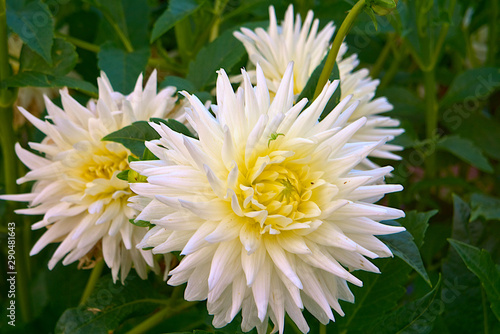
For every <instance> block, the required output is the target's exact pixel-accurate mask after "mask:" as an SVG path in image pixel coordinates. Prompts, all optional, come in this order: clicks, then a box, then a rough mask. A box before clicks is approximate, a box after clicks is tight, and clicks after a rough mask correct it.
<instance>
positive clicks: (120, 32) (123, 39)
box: [102, 10, 134, 52]
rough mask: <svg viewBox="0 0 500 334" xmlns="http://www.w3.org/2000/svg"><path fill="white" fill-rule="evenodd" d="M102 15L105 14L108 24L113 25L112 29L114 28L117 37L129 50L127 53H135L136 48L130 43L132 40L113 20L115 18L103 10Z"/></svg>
mask: <svg viewBox="0 0 500 334" xmlns="http://www.w3.org/2000/svg"><path fill="white" fill-rule="evenodd" d="M102 13H103V15H104V17H105V18H106V20H107V21H108V23H109V24H110V25H111V27H113V30H114V31H115V32H116V35H117V36H118V38H119V39H120V41H121V42H122V43H123V46H124V47H125V50H127V52H133V51H134V48H133V47H132V43H130V40H129V39H128V37H127V36H126V35H125V33H124V32H123V30H122V29H121V28H120V26H119V25H118V24H117V23H116V22H115V21H114V20H113V18H112V17H111V15H109V13H108V12H106V11H105V10H103V11H102Z"/></svg>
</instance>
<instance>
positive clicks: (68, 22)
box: [0, 0, 500, 334]
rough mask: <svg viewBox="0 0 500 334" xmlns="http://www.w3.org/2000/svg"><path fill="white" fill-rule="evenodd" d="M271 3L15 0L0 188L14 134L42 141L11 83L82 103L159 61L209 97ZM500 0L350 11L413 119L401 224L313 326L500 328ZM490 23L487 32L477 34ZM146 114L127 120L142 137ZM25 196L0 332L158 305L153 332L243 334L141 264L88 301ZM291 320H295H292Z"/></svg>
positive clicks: (331, 15) (357, 39)
mask: <svg viewBox="0 0 500 334" xmlns="http://www.w3.org/2000/svg"><path fill="white" fill-rule="evenodd" d="M1 3H5V0H1V2H0V4H1ZM270 4H273V5H274V6H275V7H276V11H277V16H278V18H282V17H283V15H284V11H285V10H286V7H287V5H288V2H284V1H264V0H250V1H242V0H225V1H224V0H214V1H212V0H210V1H209V0H171V1H161V0H78V1H68V0H47V1H41V0H7V1H6V21H7V24H8V34H9V35H10V34H17V35H18V36H19V37H20V38H21V39H22V41H23V43H24V45H23V48H22V51H21V54H20V56H19V58H17V57H16V56H11V57H10V60H11V61H12V62H14V63H17V64H18V65H19V69H18V71H16V72H15V73H14V72H12V73H10V74H9V75H7V76H3V77H2V76H0V79H1V82H0V102H1V103H0V107H1V110H0V111H1V113H2V116H1V117H2V119H1V120H0V130H1V134H0V137H1V139H2V163H3V173H2V175H3V178H2V180H1V184H0V192H2V193H13V192H20V191H28V190H29V189H26V187H24V186H23V187H22V189H18V187H17V186H16V185H15V183H14V182H15V179H16V178H17V177H19V176H20V175H23V174H24V173H25V170H24V167H23V166H22V165H21V163H20V162H18V161H17V160H16V159H12V158H11V157H12V156H13V152H12V147H13V143H14V142H15V141H19V142H20V143H21V144H22V145H23V146H26V145H25V144H26V142H27V141H28V140H39V139H40V138H41V134H40V133H37V132H36V131H35V130H34V129H33V127H31V126H30V125H26V124H25V125H23V126H21V127H18V128H16V129H13V128H12V126H11V122H12V110H13V109H12V102H13V99H14V98H15V95H16V89H18V88H20V87H63V86H66V87H68V88H69V89H70V90H71V91H72V94H73V95H74V96H75V97H76V98H77V99H78V100H79V101H81V102H82V103H85V102H86V101H87V100H88V99H89V98H91V97H96V96H97V88H96V78H97V77H98V75H99V72H100V71H104V72H105V73H106V74H107V76H108V77H109V79H110V80H111V83H112V85H113V87H114V88H115V89H116V90H118V91H120V92H122V93H124V94H127V93H129V92H130V91H131V90H132V88H133V86H134V84H135V81H136V78H137V76H138V75H139V74H140V73H147V74H149V73H150V72H151V71H152V69H154V68H156V69H158V71H159V76H160V79H161V84H160V86H161V87H165V86H167V85H175V86H177V87H178V88H179V90H182V89H185V90H188V91H189V92H192V93H196V94H197V95H201V96H202V97H203V98H210V97H211V95H210V92H211V90H212V89H213V88H214V86H215V78H216V73H215V71H216V70H218V69H219V68H221V67H222V68H225V70H226V71H227V72H228V73H232V74H236V73H238V71H239V68H240V67H242V66H245V65H246V63H247V56H246V53H245V49H244V48H243V46H242V44H241V43H240V42H239V41H237V40H236V39H235V38H234V37H233V36H232V32H233V31H234V30H236V29H238V28H239V27H241V26H246V27H251V28H254V27H257V26H266V25H267V23H268V22H267V20H268V12H267V10H268V6H269V5H270ZM353 4H354V3H353V2H350V1H342V0H337V1H335V0H330V1H327V0H322V1H320V0H316V1H314V0H302V1H295V2H294V5H295V10H296V11H297V12H299V13H300V14H301V15H302V16H303V17H304V16H305V14H306V12H307V10H308V9H312V10H314V12H315V16H316V17H317V18H319V19H321V23H322V24H323V25H324V24H325V23H326V22H328V21H329V20H334V21H335V22H336V25H337V27H339V26H340V24H341V22H342V21H343V19H344V18H345V16H346V12H347V11H348V10H349V9H350V8H351V7H352V5H353ZM499 6H500V5H499V2H498V1H496V0H494V1H489V0H480V1H472V0H434V1H432V0H419V1H417V0H408V1H403V0H401V1H399V3H398V7H397V10H396V11H395V12H394V13H392V14H391V15H388V16H385V17H377V18H376V22H377V24H376V25H377V29H375V25H374V23H373V22H372V20H371V18H370V17H369V16H368V15H366V14H362V15H360V16H359V17H358V19H357V20H356V23H355V25H354V27H353V28H352V30H351V32H350V34H349V35H348V37H347V39H346V42H347V44H348V45H349V53H353V52H356V53H358V55H359V58H360V60H361V65H360V66H361V67H366V68H369V69H370V70H371V75H372V77H373V78H380V80H381V83H380V85H379V89H378V91H377V95H378V96H386V97H387V98H388V99H389V101H390V102H391V103H392V104H393V105H394V110H393V111H391V113H390V115H391V117H394V118H398V119H399V120H401V122H402V126H403V127H404V128H405V130H406V132H405V133H404V134H403V135H401V136H399V137H398V138H397V139H396V140H395V141H394V143H395V144H398V145H402V146H404V148H405V150H404V151H403V152H402V153H401V155H402V157H403V160H402V161H398V162H393V161H379V163H380V164H391V165H393V166H394V167H395V170H394V172H393V176H392V179H390V180H389V182H390V183H400V184H402V185H403V186H404V187H405V190H404V191H402V192H400V193H396V194H390V195H388V196H387V197H386V198H385V199H384V200H383V201H384V203H385V204H387V205H390V206H393V207H397V208H401V209H403V210H405V211H406V213H407V216H406V218H404V219H400V220H398V221H397V222H387V223H388V224H401V225H403V226H405V227H406V229H407V232H403V233H400V234H396V235H391V236H386V237H384V238H381V239H382V240H383V241H384V242H385V243H386V244H387V245H388V246H389V247H390V248H391V249H392V251H393V253H394V255H395V258H394V259H377V260H374V263H375V265H377V266H378V267H379V268H380V270H381V272H382V274H379V275H377V274H373V273H366V272H355V273H354V275H356V276H357V277H359V278H360V279H362V280H363V282H364V287H363V288H357V287H352V290H353V292H354V294H355V296H356V302H355V303H354V304H349V303H342V307H343V309H344V311H345V313H346V315H345V317H340V316H337V319H336V322H335V323H330V324H329V325H328V326H326V327H321V326H320V325H319V323H318V322H317V320H316V319H314V318H313V317H312V316H309V315H307V318H308V322H309V325H310V327H311V333H342V334H344V333H499V332H500V324H499V320H500V266H499V265H498V263H499V261H500V242H499V236H500V222H499V220H500V194H499V191H498V189H500V177H499V175H500V173H499V170H500V165H499V163H498V162H499V160H500V91H499V87H500V57H499V52H498V49H499V47H498V45H499V44H500V37H499V36H500V32H499V27H498V25H497V23H498V22H499V21H500V16H499ZM0 9H1V6H0ZM485 27H487V29H488V36H487V38H485V39H484V41H479V40H480V37H479V35H480V33H481V31H482V30H484V29H485ZM479 42H482V43H483V44H484V46H485V47H487V51H486V54H485V59H481V57H478V55H477V54H476V53H475V52H474V45H475V43H479ZM4 60H5V59H4ZM2 73H4V74H5V71H4V72H2ZM69 73H73V74H74V73H76V74H78V75H77V76H75V75H73V74H71V75H70V74H69ZM146 76H147V75H146ZM315 80H317V76H313V77H312V78H311V85H312V87H314V85H315ZM56 100H57V99H56ZM56 102H57V101H56ZM169 126H174V127H175V126H178V124H174V123H171V124H170V125H169ZM140 127H141V125H140V124H138V125H135V126H131V127H130V129H127V130H126V131H131V132H132V133H133V135H135V136H136V138H138V134H137V133H135V132H134V131H135V130H134V129H139V128H140ZM185 130H187V129H181V128H178V129H177V130H176V131H185ZM137 131H139V130H137ZM141 131H142V130H141ZM118 135H119V134H117V133H115V134H114V136H115V139H116V138H118V137H119V136H118ZM142 135H143V140H144V139H150V138H149V136H150V135H151V134H150V133H147V132H144V133H143V134H142ZM153 136H154V134H153ZM134 149H137V150H139V151H141V146H139V147H138V148H134ZM142 151H143V149H142ZM142 151H141V152H142ZM16 207H19V205H17V204H12V203H10V202H9V203H7V202H3V201H2V202H0V215H1V216H2V217H4V219H3V223H2V225H1V226H0V240H1V256H2V262H1V267H2V268H0V270H1V272H2V277H4V273H6V272H8V270H7V236H8V232H9V230H8V228H7V222H10V221H15V222H16V224H17V228H16V235H17V244H16V252H17V262H16V264H17V271H18V276H17V279H18V282H17V318H16V327H12V326H8V325H7V320H6V319H8V318H7V310H6V307H7V306H8V302H9V301H8V299H7V298H6V295H7V293H6V292H7V290H8V284H7V281H6V280H5V279H2V280H1V281H0V292H1V293H0V295H1V298H2V299H1V300H0V305H2V307H1V310H0V315H1V321H0V331H1V332H2V333H126V332H128V331H131V330H132V332H131V333H133V330H135V331H136V332H141V327H137V326H140V324H141V323H142V322H143V321H147V319H151V317H157V318H161V319H163V321H158V322H157V323H158V325H156V326H155V327H153V328H152V329H149V332H151V333H174V332H175V333H192V332H193V331H194V333H197V334H203V333H220V334H222V333H239V332H240V329H239V324H240V321H241V318H239V316H237V318H236V319H235V320H234V321H233V323H231V324H230V325H228V326H226V327H225V328H222V329H214V328H213V327H212V325H211V318H210V316H209V315H208V314H207V311H206V305H205V303H204V302H198V303H188V302H185V301H184V300H183V298H182V294H183V287H182V286H181V287H177V288H173V287H170V286H167V285H166V284H165V283H164V282H163V281H162V279H161V277H157V276H154V275H153V274H151V275H150V276H149V279H148V280H146V281H142V280H141V279H140V278H138V277H137V275H135V273H134V272H133V271H132V273H131V274H130V275H129V277H128V278H127V280H126V282H125V285H121V284H120V283H118V284H113V282H112V279H111V275H110V273H109V272H108V271H107V269H106V268H105V269H104V272H103V274H102V276H100V277H99V280H98V283H97V286H96V287H95V289H94V290H93V291H92V293H91V295H90V297H89V298H88V299H87V301H86V302H85V303H84V304H83V305H79V300H80V298H81V295H82V292H83V290H84V288H85V286H86V282H87V280H88V279H89V276H90V271H89V270H77V265H76V264H73V265H70V266H67V267H65V266H63V265H61V264H58V265H57V266H56V267H55V269H54V270H52V271H49V270H48V269H47V262H48V259H49V258H50V256H51V254H52V253H53V252H54V250H55V246H56V245H51V246H49V247H47V248H46V249H44V250H43V251H42V252H41V253H40V254H39V255H37V256H35V257H32V258H30V257H29V256H28V253H29V250H30V249H31V247H32V245H33V244H34V241H36V240H37V239H38V238H39V237H40V235H41V233H42V232H43V231H30V225H31V224H32V223H33V222H34V221H35V220H34V219H32V218H33V217H21V216H16V215H15V214H13V210H14V209H15V208H16ZM134 328H135V329H134ZM285 332H286V333H296V332H298V331H297V330H296V328H295V327H294V325H293V323H292V322H291V321H287V325H286V329H285Z"/></svg>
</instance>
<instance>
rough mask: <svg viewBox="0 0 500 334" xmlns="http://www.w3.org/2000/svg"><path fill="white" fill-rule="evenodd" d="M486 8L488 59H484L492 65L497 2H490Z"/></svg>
mask: <svg viewBox="0 0 500 334" xmlns="http://www.w3.org/2000/svg"><path fill="white" fill-rule="evenodd" d="M488 8H489V10H490V24H489V27H488V57H487V58H486V59H487V60H486V62H487V64H489V65H493V64H494V62H495V55H496V51H497V34H498V27H497V24H498V22H497V18H498V1H491V2H490V4H489V6H488Z"/></svg>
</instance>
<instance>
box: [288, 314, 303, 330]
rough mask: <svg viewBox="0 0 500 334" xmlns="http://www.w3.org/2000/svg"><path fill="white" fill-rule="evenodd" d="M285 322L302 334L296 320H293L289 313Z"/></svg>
mask: <svg viewBox="0 0 500 334" xmlns="http://www.w3.org/2000/svg"><path fill="white" fill-rule="evenodd" d="M285 322H286V324H287V325H288V327H291V328H292V329H293V331H294V332H295V333H296V334H302V331H301V330H300V329H299V327H297V325H296V324H295V322H293V320H292V319H291V318H290V316H288V315H286V316H285Z"/></svg>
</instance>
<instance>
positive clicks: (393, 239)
mask: <svg viewBox="0 0 500 334" xmlns="http://www.w3.org/2000/svg"><path fill="white" fill-rule="evenodd" d="M387 223H389V224H390V225H393V224H392V223H393V222H392V221H389V222H387ZM378 238H379V239H380V240H382V241H383V242H384V243H385V244H386V245H387V247H389V248H390V249H391V251H392V253H393V254H394V255H396V256H397V257H399V258H400V259H401V260H403V261H405V262H406V263H407V264H408V265H409V266H410V267H412V268H413V269H415V271H416V272H417V273H418V274H419V275H420V276H422V278H423V279H424V280H425V281H426V282H427V284H429V285H431V280H430V279H429V275H427V271H426V270H425V267H424V263H423V262H422V257H421V256H420V252H419V250H418V247H417V245H416V244H415V242H414V241H413V236H412V235H411V234H410V233H409V232H408V231H403V232H399V233H396V234H390V235H379V236H378Z"/></svg>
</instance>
